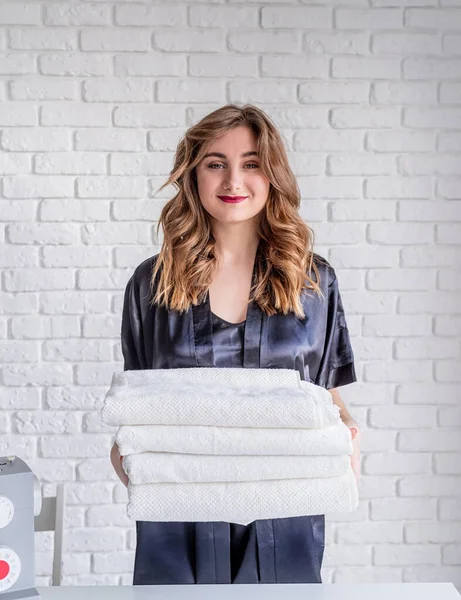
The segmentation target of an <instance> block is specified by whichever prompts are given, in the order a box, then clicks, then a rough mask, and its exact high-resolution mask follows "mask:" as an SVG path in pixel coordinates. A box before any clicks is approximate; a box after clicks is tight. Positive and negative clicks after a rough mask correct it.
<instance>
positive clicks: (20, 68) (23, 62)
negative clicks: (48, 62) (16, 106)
mask: <svg viewBox="0 0 461 600" xmlns="http://www.w3.org/2000/svg"><path fill="white" fill-rule="evenodd" d="M2 8H4V7H2ZM35 64H36V59H35V57H34V56H33V55H32V54H18V53H11V54H3V55H0V75H26V74H28V73H35V72H36V66H35ZM2 110H3V108H2Z"/></svg>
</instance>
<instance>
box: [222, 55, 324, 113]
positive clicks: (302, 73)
mask: <svg viewBox="0 0 461 600" xmlns="http://www.w3.org/2000/svg"><path fill="white" fill-rule="evenodd" d="M237 58H238V57H237ZM245 60H246V61H248V57H245ZM232 62H233V61H232ZM261 74H262V75H263V76H266V77H270V78H274V77H290V78H295V79H299V78H301V77H302V78H308V79H320V78H326V77H328V58H327V57H325V56H310V57H309V60H306V59H305V57H304V56H285V55H283V54H282V55H280V56H263V57H262V60H261ZM246 83H247V82H242V84H241V85H245V84H246ZM258 83H259V84H261V81H260V80H259V82H258ZM315 83H316V82H309V83H308V84H301V85H300V86H299V93H300V100H302V101H303V102H305V101H306V100H305V98H306V94H307V95H308V97H309V93H310V90H311V86H312V85H315ZM273 85H280V84H279V83H278V82H274V83H273ZM317 85H319V84H317ZM313 93H314V94H315V88H314V91H313ZM316 98H317V100H316V102H317V103H318V102H320V101H321V100H320V97H318V96H316ZM263 101H264V100H262V102H263Z"/></svg>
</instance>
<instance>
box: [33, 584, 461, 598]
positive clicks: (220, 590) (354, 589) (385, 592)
mask: <svg viewBox="0 0 461 600" xmlns="http://www.w3.org/2000/svg"><path fill="white" fill-rule="evenodd" d="M37 591H38V592H39V593H40V595H41V597H42V598H43V600H58V598H59V600H147V599H148V598H149V599H151V598H155V599H156V600H199V599H200V600H231V599H232V600H235V599H236V598H238V600H258V599H261V600H276V599H277V600H282V599H283V600H301V599H302V600H306V599H308V600H390V599H392V600H460V598H461V596H460V595H459V594H458V591H457V590H456V588H455V586H454V585H453V584H452V583H344V584H342V583H289V584H280V583H279V584H261V583H260V584H238V585H232V584H229V585H224V584H222V585H211V584H209V585H208V584H207V585H135V586H130V585H124V586H99V585H97V586H81V587H79V586H74V587H70V586H69V587H67V586H63V587H38V588H37Z"/></svg>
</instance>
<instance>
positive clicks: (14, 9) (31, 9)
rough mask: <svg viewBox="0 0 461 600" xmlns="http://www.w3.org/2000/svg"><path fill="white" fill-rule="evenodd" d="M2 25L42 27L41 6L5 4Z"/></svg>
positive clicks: (0, 7)
mask: <svg viewBox="0 0 461 600" xmlns="http://www.w3.org/2000/svg"><path fill="white" fill-rule="evenodd" d="M0 25H41V6H39V5H38V4H32V3H26V2H3V3H2V4H1V5H0Z"/></svg>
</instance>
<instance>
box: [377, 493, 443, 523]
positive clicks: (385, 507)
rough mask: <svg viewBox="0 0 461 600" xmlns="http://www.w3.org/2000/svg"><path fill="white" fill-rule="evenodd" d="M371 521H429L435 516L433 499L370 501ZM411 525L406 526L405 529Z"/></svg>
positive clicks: (434, 501)
mask: <svg viewBox="0 0 461 600" xmlns="http://www.w3.org/2000/svg"><path fill="white" fill-rule="evenodd" d="M370 505H371V519H372V520H373V521H374V520H377V521H400V520H408V521H417V520H420V519H421V520H423V519H426V520H430V519H433V518H434V517H435V514H436V507H437V505H436V500H435V499H432V498H431V499H429V500H427V499H424V500H422V499H417V498H383V499H375V500H371V501H370ZM409 525H411V523H409V524H407V525H406V527H408V526H409Z"/></svg>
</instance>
